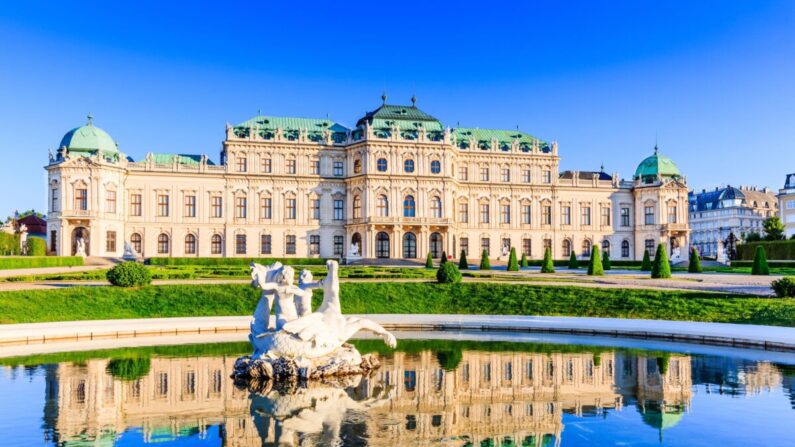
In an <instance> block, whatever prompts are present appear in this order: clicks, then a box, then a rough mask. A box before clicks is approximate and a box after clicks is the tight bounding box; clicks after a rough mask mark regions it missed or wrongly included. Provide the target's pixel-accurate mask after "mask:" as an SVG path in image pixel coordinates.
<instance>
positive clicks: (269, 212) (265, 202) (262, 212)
mask: <svg viewBox="0 0 795 447" xmlns="http://www.w3.org/2000/svg"><path fill="white" fill-rule="evenodd" d="M272 217H273V202H271V198H270V197H262V198H260V199H259V218H260V219H263V220H270V219H271V218H272Z"/></svg>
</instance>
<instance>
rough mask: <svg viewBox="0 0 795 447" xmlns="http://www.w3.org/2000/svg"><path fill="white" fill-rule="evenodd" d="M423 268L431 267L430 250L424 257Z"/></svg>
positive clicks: (431, 257)
mask: <svg viewBox="0 0 795 447" xmlns="http://www.w3.org/2000/svg"><path fill="white" fill-rule="evenodd" d="M425 268H426V269H432V268H433V256H431V252H428V256H426V257H425Z"/></svg>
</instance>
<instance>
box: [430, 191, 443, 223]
mask: <svg viewBox="0 0 795 447" xmlns="http://www.w3.org/2000/svg"><path fill="white" fill-rule="evenodd" d="M431 216H432V217H435V218H437V219H439V218H441V217H442V199H440V198H439V197H436V196H434V197H432V198H431Z"/></svg>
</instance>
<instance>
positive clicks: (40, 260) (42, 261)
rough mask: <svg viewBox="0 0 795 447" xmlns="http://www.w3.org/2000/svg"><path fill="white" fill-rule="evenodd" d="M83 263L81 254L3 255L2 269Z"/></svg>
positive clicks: (70, 265)
mask: <svg viewBox="0 0 795 447" xmlns="http://www.w3.org/2000/svg"><path fill="white" fill-rule="evenodd" d="M81 265H83V258H81V257H80V256H2V257H0V270H9V269H29V268H40V267H74V266H81Z"/></svg>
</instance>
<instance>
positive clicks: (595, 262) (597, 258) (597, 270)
mask: <svg viewBox="0 0 795 447" xmlns="http://www.w3.org/2000/svg"><path fill="white" fill-rule="evenodd" d="M604 274H605V269H604V267H602V255H601V254H600V253H599V247H596V246H594V247H593V248H592V249H591V261H590V262H589V263H588V275H590V276H604Z"/></svg>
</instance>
